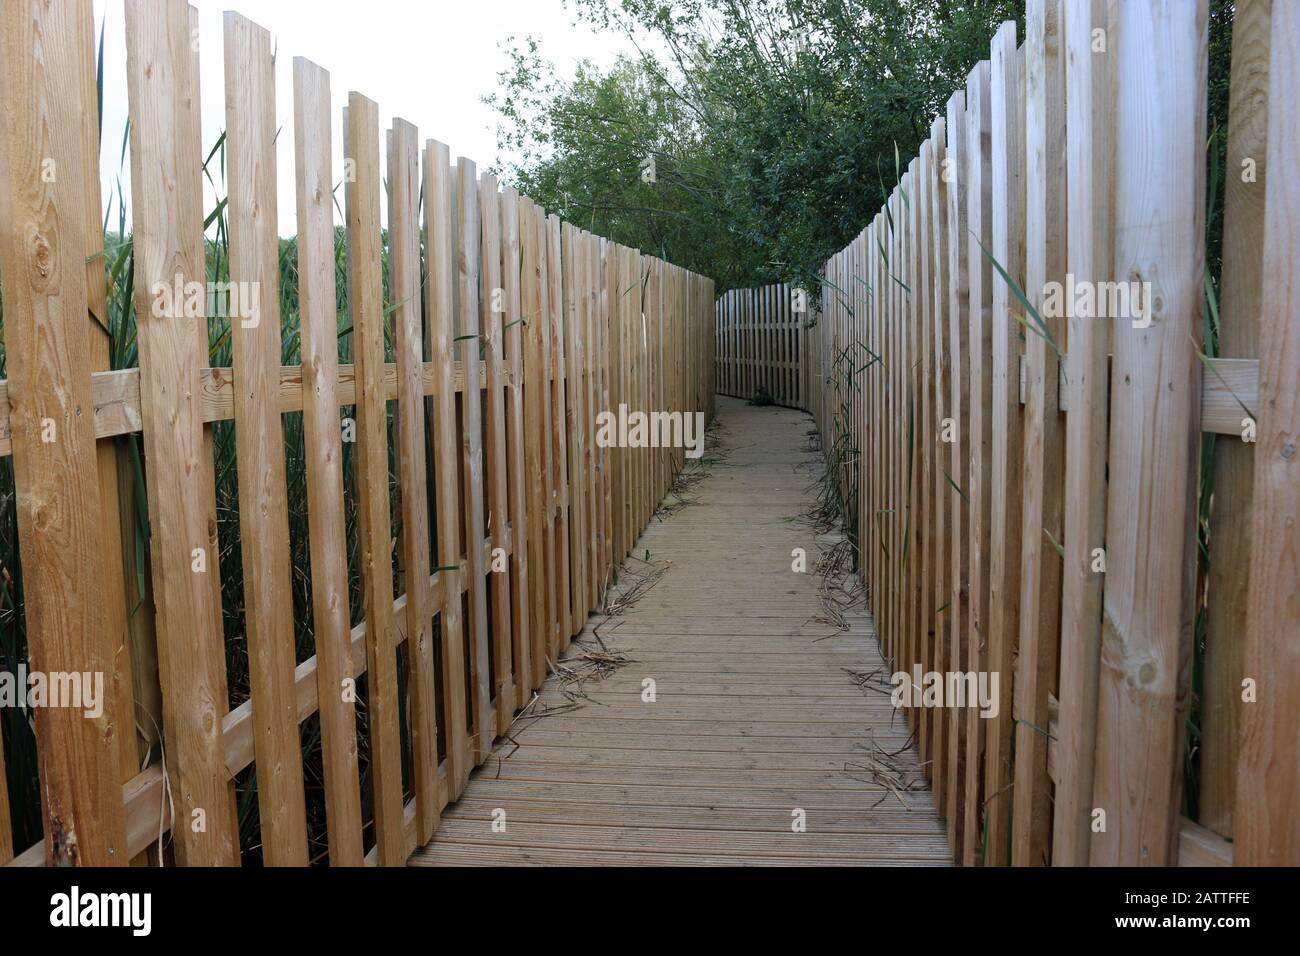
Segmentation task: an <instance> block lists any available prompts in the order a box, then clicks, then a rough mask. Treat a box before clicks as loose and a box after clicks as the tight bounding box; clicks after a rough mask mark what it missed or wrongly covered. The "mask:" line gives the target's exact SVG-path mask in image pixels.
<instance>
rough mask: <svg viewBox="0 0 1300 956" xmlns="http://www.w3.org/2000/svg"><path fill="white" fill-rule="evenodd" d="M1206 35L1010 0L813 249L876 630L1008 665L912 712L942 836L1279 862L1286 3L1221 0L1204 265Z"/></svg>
mask: <svg viewBox="0 0 1300 956" xmlns="http://www.w3.org/2000/svg"><path fill="white" fill-rule="evenodd" d="M1206 50H1207V9H1206V3H1205V2H1204V0H1200V2H1186V0H1144V2H1141V3H1110V2H1107V0H1030V2H1029V3H1028V14H1027V25H1026V36H1025V37H1024V41H1023V43H1022V44H1021V45H1019V46H1018V45H1017V42H1016V25H1015V24H1014V23H1007V24H1004V25H1003V27H1002V28H1001V29H1000V30H999V32H998V33H997V35H996V37H994V39H993V41H992V45H991V50H990V54H989V59H988V60H986V61H984V62H981V63H980V64H979V65H978V66H977V67H976V68H975V69H974V70H973V71H972V72H971V74H970V78H969V80H968V82H967V85H966V88H965V89H964V90H959V91H957V93H955V94H954V95H953V97H952V98H951V99H950V100H949V101H948V104H947V110H946V115H943V116H939V117H937V118H936V119H935V120H934V122H933V125H932V126H931V129H930V133H931V135H930V137H929V138H928V139H927V140H926V141H925V143H924V144H923V145H922V146H921V148H920V151H919V155H918V156H917V157H916V158H915V159H913V160H912V161H911V163H910V164H909V165H908V166H907V168H906V170H905V171H904V172H903V173H902V176H901V182H900V183H899V184H898V186H897V187H896V188H895V189H894V191H893V194H892V195H891V196H890V198H889V200H888V203H887V204H886V206H885V207H884V208H882V209H881V211H880V213H879V214H878V215H877V216H876V217H875V219H874V220H873V221H872V222H871V223H870V224H869V225H868V226H867V228H866V229H865V230H864V231H863V232H862V233H861V234H860V235H859V236H858V237H857V238H856V239H855V240H854V241H853V242H852V243H851V244H850V245H849V246H847V247H846V248H845V249H844V250H843V251H841V252H839V253H838V254H836V255H835V256H833V257H832V258H831V259H830V261H829V262H827V264H826V289H825V292H824V297H823V314H822V316H821V319H820V321H819V322H818V323H817V325H816V326H815V327H814V329H813V334H814V336H815V339H814V340H813V341H812V342H811V343H810V349H811V351H812V353H813V355H812V362H813V365H814V368H813V373H812V375H811V377H810V380H811V382H812V383H814V392H815V393H816V394H814V395H813V397H812V399H811V400H810V402H809V406H808V407H809V409H810V410H811V411H813V413H814V414H815V416H816V417H817V420H818V422H819V426H820V428H821V430H822V433H823V436H824V444H825V445H826V447H831V446H832V444H833V442H834V441H835V440H836V438H837V437H840V436H843V435H847V436H848V438H849V439H850V445H851V447H852V449H853V454H849V455H845V456H842V457H841V458H840V459H839V460H838V461H837V464H838V465H840V467H841V473H840V477H841V481H842V482H843V486H844V490H845V493H846V494H847V493H848V492H849V491H851V490H853V491H856V496H857V499H858V501H859V502H860V506H859V507H858V509H857V515H858V527H857V529H856V531H857V535H858V540H859V542H860V545H861V548H860V554H861V565H862V570H863V574H864V577H865V580H866V581H867V582H868V584H869V586H870V587H869V600H870V604H871V608H872V610H873V612H874V615H875V618H876V622H877V626H878V628H879V634H880V640H881V642H882V644H883V646H884V648H885V650H886V653H887V655H888V657H889V659H890V660H891V662H892V665H893V667H894V668H895V669H896V670H897V671H906V672H909V673H910V672H911V671H912V669H913V668H918V669H919V671H920V672H921V673H923V674H924V673H928V672H939V673H947V672H991V673H996V674H998V675H1000V678H1001V679H1000V684H999V687H998V689H997V693H996V700H997V703H998V707H997V708H996V716H990V717H988V718H981V717H980V716H979V708H975V707H968V708H960V707H948V708H940V707H915V708H910V709H909V710H908V711H907V714H908V719H909V721H910V722H911V725H912V727H913V728H914V731H915V734H916V740H917V743H918V746H919V747H920V751H921V755H922V758H923V760H925V761H926V762H927V767H928V769H929V772H930V775H931V781H932V785H933V790H934V795H935V799H936V801H937V803H938V806H939V808H940V810H941V812H942V813H943V814H944V815H945V816H946V819H947V826H948V832H949V837H950V841H951V845H952V849H953V852H954V854H955V856H956V858H957V859H958V860H960V861H963V862H965V863H968V864H978V863H983V864H986V865H995V864H1005V863H1016V864H1043V863H1048V862H1050V863H1053V864H1085V863H1091V864H1134V865H1136V864H1154V865H1161V864H1174V863H1179V864H1221V863H1228V862H1236V863H1239V864H1259V863H1285V864H1291V865H1295V864H1297V863H1300V784H1298V783H1297V781H1298V780H1300V769H1298V767H1300V764H1298V763H1297V761H1298V760H1300V748H1298V746H1297V743H1298V741H1300V651H1298V650H1297V649H1298V648H1300V644H1298V643H1297V635H1300V565H1298V564H1297V555H1300V542H1298V539H1297V535H1298V534H1300V456H1297V454H1296V443H1297V438H1296V436H1297V434H1300V381H1298V376H1300V333H1298V332H1297V330H1300V300H1297V288H1298V283H1297V279H1296V277H1297V275H1298V273H1297V262H1300V254H1298V253H1300V205H1298V204H1297V197H1298V192H1297V188H1296V182H1297V180H1296V177H1295V175H1294V170H1295V168H1296V162H1297V159H1300V157H1298V156H1297V147H1298V144H1300V135H1297V120H1296V113H1295V110H1294V107H1293V104H1292V103H1291V102H1290V100H1291V99H1292V98H1293V94H1294V91H1295V90H1296V88H1297V80H1298V76H1297V61H1298V59H1300V6H1297V4H1294V3H1290V2H1274V3H1272V4H1270V3H1269V2H1268V0H1240V2H1238V4H1237V6H1236V24H1235V28H1234V32H1233V49H1232V71H1231V107H1230V119H1229V127H1228V131H1227V137H1228V139H1227V164H1226V170H1227V183H1228V185H1227V189H1226V193H1225V205H1226V211H1225V226H1224V240H1223V250H1224V253H1223V282H1222V288H1221V293H1219V294H1217V295H1216V292H1215V290H1213V289H1212V288H1210V287H1209V286H1208V284H1207V280H1206V279H1205V247H1206V167H1207V163H1208V161H1209V160H1208V156H1207V150H1206V144H1207V139H1208V132H1207V128H1206V127H1207V120H1206V115H1207V114H1206V82H1207V81H1206V77H1207V54H1206ZM1266 170H1268V175H1266ZM1274 172H1276V175H1273V173H1274ZM1266 180H1267V194H1266V193H1265V188H1266V187H1265V184H1266ZM1266 196H1267V201H1265V197H1266ZM1051 283H1059V285H1058V286H1052V285H1051ZM1108 283H1124V284H1128V283H1138V284H1139V285H1138V286H1137V288H1136V290H1133V289H1130V290H1128V291H1131V292H1136V294H1135V295H1134V302H1137V301H1139V300H1140V306H1139V307H1137V308H1130V309H1128V310H1124V309H1122V308H1118V309H1117V308H1114V305H1115V304H1116V302H1117V301H1118V299H1117V298H1116V299H1111V300H1110V305H1111V307H1110V308H1105V309H1103V308H1098V307H1096V306H1097V305H1098V304H1099V303H1101V302H1102V300H1103V296H1111V295H1115V296H1118V295H1119V293H1121V292H1123V291H1125V290H1124V289H1118V290H1117V287H1116V286H1114V285H1107V284H1108ZM1141 283H1149V285H1147V286H1142V285H1141ZM1019 290H1027V291H1025V293H1024V294H1025V296H1026V301H1027V303H1028V305H1029V306H1031V307H1032V308H1026V307H1025V306H1024V305H1022V303H1021V301H1020V294H1019ZM1062 290H1063V294H1064V301H1065V302H1066V303H1067V305H1066V307H1065V309H1058V308H1054V307H1053V302H1052V297H1053V295H1057V302H1058V303H1059V302H1060V300H1061V297H1060V295H1059V293H1060V292H1061V291H1062ZM1094 293H1095V296H1096V298H1095V301H1093V300H1089V299H1088V298H1087V297H1088V296H1090V295H1093V294H1094ZM1216 299H1217V302H1216ZM1072 300H1073V301H1072ZM1090 301H1092V302H1093V304H1092V305H1089V304H1088V303H1089V302H1090ZM1207 302H1208V303H1209V305H1208V306H1207ZM1207 312H1208V313H1210V314H1207ZM1093 316H1097V317H1093ZM1212 323H1213V324H1214V325H1215V326H1217V328H1218V354H1217V355H1209V354H1207V353H1208V351H1209V350H1208V346H1207V333H1206V329H1207V328H1208V327H1210V326H1211V324H1212ZM1211 453H1212V454H1213V457H1211ZM1211 489H1212V491H1213V498H1212V499H1211V497H1210V492H1211ZM1198 553H1200V557H1201V560H1200V561H1198ZM1207 560H1208V571H1207V570H1206V561H1207ZM1202 650H1203V653H1202ZM1193 812H1194V814H1195V822H1193V819H1192V818H1190V815H1191V814H1192V813H1193Z"/></svg>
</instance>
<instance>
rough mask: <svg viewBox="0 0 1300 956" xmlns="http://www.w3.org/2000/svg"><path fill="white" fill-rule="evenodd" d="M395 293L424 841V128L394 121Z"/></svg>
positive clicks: (427, 720) (428, 686) (430, 737)
mask: <svg viewBox="0 0 1300 956" xmlns="http://www.w3.org/2000/svg"><path fill="white" fill-rule="evenodd" d="M387 182H388V294H389V298H390V299H391V300H392V303H393V306H392V315H393V355H394V358H396V360H397V410H396V412H395V415H394V417H395V419H396V426H397V441H396V457H397V473H398V479H397V480H398V488H399V489H400V497H401V508H402V537H401V541H400V545H399V547H400V552H401V562H402V571H403V578H404V579H405V581H406V640H407V643H406V666H407V688H408V693H409V695H410V724H411V738H410V739H411V743H410V748H411V780H412V786H413V788H414V790H415V800H416V821H417V826H416V839H417V841H418V842H421V843H423V842H424V841H426V840H428V839H429V838H430V837H431V836H433V831H434V829H435V828H436V827H437V825H438V809H439V806H440V796H439V793H438V700H437V695H436V694H435V692H434V685H435V681H434V661H433V658H434V643H435V642H434V637H433V633H432V631H433V592H432V589H431V588H430V586H429V477H428V466H427V461H426V458H425V446H424V440H425V427H424V389H423V387H422V384H421V369H422V368H423V360H424V336H423V329H422V327H421V326H422V314H421V313H422V304H423V303H422V301H421V297H420V281H421V276H420V162H419V137H418V136H417V133H416V128H415V127H414V126H413V125H412V124H410V123H408V122H406V121H405V120H401V119H395V120H393V128H392V131H391V132H390V134H389V139H388V177H387Z"/></svg>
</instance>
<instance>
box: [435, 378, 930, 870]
mask: <svg viewBox="0 0 1300 956" xmlns="http://www.w3.org/2000/svg"><path fill="white" fill-rule="evenodd" d="M718 418H719V423H720V427H719V429H718V432H717V436H716V448H715V447H710V448H709V449H708V450H707V451H706V460H708V459H715V458H716V459H719V460H715V461H713V463H712V464H710V465H709V466H708V467H707V469H706V471H707V477H704V478H703V479H702V480H700V481H699V482H697V483H695V484H693V485H691V486H689V487H687V488H686V489H685V490H684V491H683V492H682V497H683V498H684V499H685V501H686V502H687V504H685V506H684V507H681V508H679V509H677V510H674V511H673V513H671V514H669V515H666V516H663V517H662V518H661V519H656V520H655V521H654V522H652V523H651V525H650V528H649V530H647V532H646V533H645V534H644V535H643V536H642V537H641V539H640V540H639V541H638V543H637V548H636V558H637V560H632V561H630V562H629V564H628V566H627V569H626V571H625V578H626V580H625V581H624V582H623V584H622V586H623V587H635V586H636V584H637V582H638V581H640V582H642V584H641V587H642V588H643V589H644V588H645V587H646V586H648V585H652V586H650V587H649V589H648V590H645V591H644V593H643V595H642V596H641V597H640V598H639V599H638V600H635V601H633V602H631V604H630V606H628V607H627V608H626V609H624V611H623V613H621V614H618V615H616V616H614V617H612V618H604V617H593V618H592V619H591V622H590V624H589V626H588V628H587V629H586V630H585V631H584V632H583V634H582V635H581V636H580V637H579V638H578V639H576V640H575V643H574V645H573V647H572V648H571V649H570V652H569V653H568V655H566V658H567V659H568V660H569V661H571V662H573V663H574V664H579V665H580V664H581V657H580V655H581V654H582V653H583V652H584V651H590V650H595V649H599V645H598V643H597V641H596V640H595V638H594V636H593V630H592V627H593V626H594V627H595V628H596V630H597V631H598V633H599V638H600V640H601V641H603V642H604V644H605V645H606V646H607V647H608V648H609V650H610V651H611V652H613V653H616V654H621V655H625V656H626V657H627V658H630V659H631V661H630V662H628V663H625V664H624V665H623V666H622V667H620V668H619V669H617V670H616V671H615V672H614V673H612V674H609V675H608V676H607V677H606V678H605V679H604V680H598V681H592V682H587V683H584V684H583V686H582V690H583V693H584V694H585V699H580V700H579V703H580V704H581V706H579V707H576V708H569V709H563V710H561V711H560V712H556V713H550V714H546V715H544V716H540V717H537V718H535V719H534V718H531V717H524V718H521V719H520V720H519V721H518V723H517V725H516V729H515V731H514V732H512V735H511V736H512V737H513V742H511V741H510V740H503V741H501V742H500V743H499V744H498V746H497V748H496V750H495V752H494V753H493V755H492V756H491V757H490V758H489V759H488V761H487V762H486V763H484V764H483V765H482V766H481V767H480V768H479V769H478V770H477V771H476V772H475V773H474V775H473V778H472V779H471V781H470V783H469V786H468V788H467V790H466V791H465V793H464V795H463V796H462V797H461V799H460V800H459V801H458V802H456V803H455V804H452V805H451V806H448V807H447V808H446V810H445V811H444V815H443V820H442V824H441V826H440V828H439V830H438V832H437V834H436V836H435V837H434V839H433V841H432V842H431V843H430V844H429V845H428V846H427V847H425V848H423V849H421V850H417V851H416V853H415V855H414V856H413V857H412V859H411V863H412V864H414V865H421V866H425V865H452V864H462V865H463V864H611V865H625V864H650V865H655V864H688V865H702V864H712V865H727V864H782V865H788V864H805V865H808V864H811V865H817V864H822V865H844V864H946V863H948V862H949V859H950V858H949V852H948V848H947V842H946V838H945V832H944V828H943V824H942V822H941V820H940V819H939V816H938V814H937V813H936V811H935V808H934V803H933V800H932V798H931V794H930V791H929V789H928V787H926V786H925V785H924V777H923V776H922V775H921V774H920V773H919V768H918V764H917V757H916V753H915V750H914V749H913V748H911V747H907V746H906V745H907V743H908V741H907V731H906V729H905V722H904V721H903V720H902V719H901V716H900V715H897V714H896V713H895V711H894V709H893V708H892V706H891V705H890V701H889V697H888V695H887V692H886V691H887V687H888V685H887V675H885V673H884V667H885V665H884V664H883V662H882V660H881V657H880V654H879V651H878V648H877V645H876V638H875V633H874V629H873V627H872V625H871V621H870V618H869V616H868V615H867V614H866V613H865V611H863V610H862V609H861V602H860V601H859V602H858V605H857V607H856V608H855V609H852V610H849V611H847V612H846V613H845V618H846V620H847V622H848V625H849V627H848V629H847V630H840V629H838V628H836V627H834V626H831V625H829V624H827V623H824V622H819V621H818V620H817V619H818V618H821V617H823V615H824V611H823V606H822V600H821V597H820V593H819V588H820V584H821V581H820V578H819V576H818V575H817V574H815V573H813V572H814V569H815V564H816V561H817V556H818V554H819V553H820V551H821V549H824V548H827V547H829V546H830V545H831V544H833V543H834V541H835V540H836V539H835V538H832V537H830V536H821V537H819V536H818V535H816V534H815V532H814V531H813V530H812V528H811V526H810V524H809V522H807V521H806V520H802V519H800V518H799V516H800V515H801V514H802V513H803V512H805V511H807V510H808V509H809V508H810V507H811V506H812V503H813V496H812V491H811V486H812V484H813V482H814V480H815V478H816V477H817V475H818V474H819V470H820V468H821V456H820V453H817V452H813V451H812V450H810V446H809V434H808V433H809V431H810V430H811V428H812V420H811V418H810V417H809V416H808V415H806V414H804V413H802V412H795V411H791V410H787V409H778V408H771V407H768V408H755V407H751V406H748V405H746V404H745V403H743V402H741V401H738V400H736V399H719V402H718ZM711 437H712V436H711ZM675 500H676V499H675V498H673V497H670V498H669V504H670V505H671V504H673V503H674V502H675ZM798 547H802V548H805V549H806V550H807V552H808V564H809V572H808V573H804V574H799V573H794V572H792V570H791V562H792V560H793V559H792V557H791V552H792V550H793V549H794V548H798ZM647 552H649V560H648V561H646V560H644V559H645V558H646V554H647ZM619 590H620V589H615V591H614V592H613V593H614V594H615V600H617V594H618V593H619ZM873 673H874V674H875V675H876V677H875V683H876V686H874V687H866V688H863V687H861V686H859V684H860V682H861V678H858V679H855V677H854V675H855V674H857V675H865V674H873ZM648 680H652V681H653V682H654V692H655V693H654V698H655V699H654V701H653V702H648V701H646V700H644V699H643V696H644V688H645V686H646V685H645V683H644V682H646V681H648ZM566 686H567V688H569V689H570V690H572V688H573V686H574V684H573V682H572V681H569V682H567V684H566V683H565V682H561V681H560V680H558V679H557V677H555V676H552V677H551V678H550V680H548V681H547V683H546V685H545V688H544V690H543V692H542V694H541V699H540V701H539V703H540V704H542V705H546V706H549V707H558V708H563V707H564V705H566V704H568V703H569V701H568V698H566V696H565V695H564V690H565V688H566ZM904 748H906V749H904ZM900 750H901V751H902V752H901V753H896V752H897V751H900ZM878 761H879V762H883V763H884V764H886V765H888V766H889V767H891V768H894V769H895V770H898V771H901V775H902V778H903V779H904V780H905V781H906V782H907V783H909V784H911V786H913V787H915V788H916V789H912V790H910V791H905V792H899V791H898V790H896V789H895V788H893V787H886V786H883V785H882V784H881V783H879V782H877V780H878V777H877V775H876V773H874V772H873V770H872V766H873V765H876V766H877V767H879V765H880V764H879V763H878ZM501 811H504V830H503V831H502V829H501V827H500V820H501ZM798 811H803V814H802V816H803V817H804V819H806V831H804V832H795V827H794V825H795V824H796V822H797V819H798V818H799V817H800V814H799V812H798ZM494 815H495V817H494ZM494 818H495V819H496V820H497V821H498V826H497V827H496V828H495V829H494V826H493V822H494Z"/></svg>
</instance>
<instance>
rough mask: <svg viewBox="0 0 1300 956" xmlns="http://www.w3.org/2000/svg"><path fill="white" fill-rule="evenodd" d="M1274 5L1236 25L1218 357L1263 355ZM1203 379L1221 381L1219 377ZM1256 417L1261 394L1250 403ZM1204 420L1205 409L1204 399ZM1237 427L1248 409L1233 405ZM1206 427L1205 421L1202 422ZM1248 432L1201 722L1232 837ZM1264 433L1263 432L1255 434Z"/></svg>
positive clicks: (1233, 495)
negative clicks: (1261, 329) (1262, 300)
mask: <svg viewBox="0 0 1300 956" xmlns="http://www.w3.org/2000/svg"><path fill="white" fill-rule="evenodd" d="M1272 8H1273V3H1272V2H1271V0H1244V2H1239V3H1238V4H1237V5H1236V12H1235V14H1234V15H1233V22H1232V69H1231V83H1230V85H1229V87H1228V144H1227V153H1226V155H1225V157H1224V168H1225V169H1227V170H1229V173H1228V175H1226V176H1225V177H1224V184H1223V267H1222V270H1221V274H1222V277H1223V281H1222V287H1221V295H1220V301H1219V353H1220V354H1221V355H1228V356H1232V357H1233V358H1255V357H1256V356H1257V355H1259V314H1260V297H1261V295H1262V293H1263V287H1264V282H1263V275H1264V274H1263V261H1264V198H1265V196H1266V194H1267V191H1268V190H1267V183H1268V122H1269V116H1268V89H1269V82H1268V81H1269V74H1268V68H1269V62H1268V61H1269V44H1270V17H1271V14H1272ZM1202 378H1203V379H1204V380H1206V381H1207V382H1208V380H1212V379H1214V374H1213V373H1209V374H1206V375H1203V376H1202ZM1249 407H1250V408H1251V409H1253V410H1255V412H1256V414H1258V408H1259V405H1258V396H1256V398H1255V399H1254V403H1253V404H1251V405H1250V406H1249ZM1201 414H1202V418H1204V416H1205V414H1206V411H1205V408H1204V403H1202V412H1201ZM1234 417H1235V418H1236V420H1237V422H1238V424H1241V423H1243V422H1244V420H1245V419H1246V412H1245V411H1244V410H1242V409H1241V408H1240V407H1239V406H1238V407H1237V408H1236V409H1235V415H1234ZM1201 428H1202V430H1205V428H1206V424H1205V422H1204V420H1202V423H1201ZM1244 431H1245V429H1244V427H1242V428H1239V429H1238V431H1237V433H1236V434H1235V435H1232V436H1231V437H1227V438H1223V439H1219V440H1216V441H1215V443H1214V479H1213V480H1214V504H1213V511H1212V514H1211V516H1210V540H1211V541H1213V542H1214V544H1213V548H1214V560H1212V561H1211V562H1210V569H1209V582H1208V585H1207V587H1208V589H1209V599H1208V606H1207V608H1206V621H1205V675H1204V678H1203V683H1202V686H1203V699H1202V714H1203V717H1202V719H1201V767H1200V784H1201V792H1200V802H1199V803H1198V804H1197V810H1198V813H1197V816H1198V819H1199V820H1200V822H1201V823H1203V824H1204V825H1205V826H1207V827H1209V828H1210V829H1211V830H1213V831H1215V832H1216V833H1219V834H1221V835H1223V836H1229V837H1230V836H1232V831H1233V826H1232V819H1233V804H1234V800H1235V796H1236V789H1237V742H1238V736H1239V727H1238V724H1239V721H1238V714H1239V712H1240V710H1241V707H1242V700H1241V691H1242V687H1241V681H1242V677H1243V676H1244V675H1243V672H1242V655H1243V649H1244V646H1245V640H1244V637H1245V635H1244V633H1243V631H1242V628H1241V622H1242V620H1244V619H1245V618H1246V617H1247V615H1248V613H1249V611H1248V608H1249V604H1250V533H1251V524H1252V515H1253V511H1254V501H1253V498H1254V479H1255V464H1254V462H1255V452H1256V446H1255V445H1254V444H1249V443H1247V442H1244V441H1242V440H1241V439H1242V437H1243V436H1244ZM1254 437H1258V436H1254Z"/></svg>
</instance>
